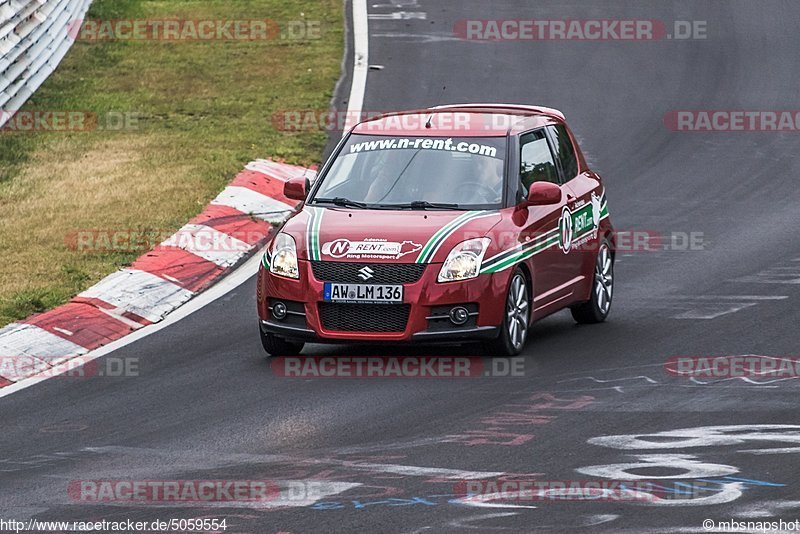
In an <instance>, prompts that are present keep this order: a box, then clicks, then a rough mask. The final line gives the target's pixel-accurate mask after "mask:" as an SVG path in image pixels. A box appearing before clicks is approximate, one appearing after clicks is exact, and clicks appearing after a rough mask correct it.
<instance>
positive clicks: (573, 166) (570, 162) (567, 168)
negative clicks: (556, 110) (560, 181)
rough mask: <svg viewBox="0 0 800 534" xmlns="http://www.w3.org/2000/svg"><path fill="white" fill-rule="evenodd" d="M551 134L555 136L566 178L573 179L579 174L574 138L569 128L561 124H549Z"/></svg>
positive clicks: (558, 155) (557, 152)
mask: <svg viewBox="0 0 800 534" xmlns="http://www.w3.org/2000/svg"><path fill="white" fill-rule="evenodd" d="M548 128H549V129H550V135H552V136H553V144H554V145H555V146H554V148H555V151H556V157H557V158H558V159H559V161H560V162H561V169H562V170H563V171H564V179H565V180H566V181H569V180H572V179H573V178H575V176H577V175H578V158H577V157H576V156H575V148H574V147H573V146H572V139H570V137H569V133H567V128H566V127H565V126H564V125H562V124H559V125H557V126H548Z"/></svg>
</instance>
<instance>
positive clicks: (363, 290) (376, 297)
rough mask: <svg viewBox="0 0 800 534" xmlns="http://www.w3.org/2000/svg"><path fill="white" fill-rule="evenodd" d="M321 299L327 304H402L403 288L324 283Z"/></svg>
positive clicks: (398, 286) (396, 286)
mask: <svg viewBox="0 0 800 534" xmlns="http://www.w3.org/2000/svg"><path fill="white" fill-rule="evenodd" d="M322 299H323V300H325V301H327V302H352V303H356V302H358V303H364V302H369V303H373V304H380V303H386V304H395V303H398V302H403V286H401V285H379V284H336V283H333V282H326V283H325V289H324V292H323V295H322Z"/></svg>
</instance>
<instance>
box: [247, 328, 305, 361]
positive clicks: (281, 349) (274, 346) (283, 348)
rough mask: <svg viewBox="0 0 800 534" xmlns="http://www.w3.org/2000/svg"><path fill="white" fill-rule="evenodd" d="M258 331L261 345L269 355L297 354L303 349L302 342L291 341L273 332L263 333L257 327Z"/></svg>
mask: <svg viewBox="0 0 800 534" xmlns="http://www.w3.org/2000/svg"><path fill="white" fill-rule="evenodd" d="M258 333H259V334H260V335H261V346H263V347H264V350H265V351H267V354H269V355H270V356H297V355H298V354H300V351H301V350H303V346H304V343H292V342H290V341H286V340H285V339H283V338H282V337H278V336H276V335H275V334H268V333H265V332H264V331H263V330H261V328H260V327H259V329H258Z"/></svg>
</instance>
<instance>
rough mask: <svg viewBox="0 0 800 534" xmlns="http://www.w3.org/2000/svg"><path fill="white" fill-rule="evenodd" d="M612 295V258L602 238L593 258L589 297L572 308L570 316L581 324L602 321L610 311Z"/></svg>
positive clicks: (609, 248) (605, 240) (606, 243)
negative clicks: (595, 257) (594, 258)
mask: <svg viewBox="0 0 800 534" xmlns="http://www.w3.org/2000/svg"><path fill="white" fill-rule="evenodd" d="M613 297H614V258H613V257H612V256H611V246H610V245H609V242H608V240H607V239H604V240H603V241H602V243H601V244H600V249H599V250H598V251H597V259H596V260H595V265H594V280H593V281H592V295H591V298H589V300H588V301H586V302H584V303H583V304H580V305H579V306H575V307H574V308H572V318H573V319H575V320H576V321H577V322H579V323H581V324H592V323H602V322H603V321H605V320H606V317H608V313H609V312H610V311H611V300H612V298H613Z"/></svg>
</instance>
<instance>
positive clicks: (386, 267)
mask: <svg viewBox="0 0 800 534" xmlns="http://www.w3.org/2000/svg"><path fill="white" fill-rule="evenodd" d="M426 266H427V265H426V264H424V263H350V262H341V261H312V262H311V269H312V270H313V272H314V278H316V279H317V280H322V281H323V282H342V283H347V284H363V283H369V284H413V283H414V282H416V281H418V280H419V279H420V278H421V277H422V273H423V272H425V267H426ZM364 267H369V268H370V269H371V270H372V278H369V279H367V280H364V279H363V278H361V277H359V276H358V275H359V274H360V273H359V271H360V270H361V269H363V268H364Z"/></svg>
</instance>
